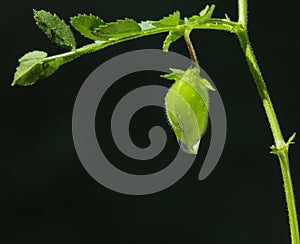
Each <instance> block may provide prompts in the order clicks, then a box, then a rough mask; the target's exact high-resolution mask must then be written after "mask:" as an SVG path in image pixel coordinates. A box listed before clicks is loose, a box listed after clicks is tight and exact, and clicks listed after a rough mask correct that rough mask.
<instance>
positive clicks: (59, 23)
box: [33, 10, 76, 49]
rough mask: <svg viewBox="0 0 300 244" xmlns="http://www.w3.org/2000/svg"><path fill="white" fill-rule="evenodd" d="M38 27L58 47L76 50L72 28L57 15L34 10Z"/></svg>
mask: <svg viewBox="0 0 300 244" xmlns="http://www.w3.org/2000/svg"><path fill="white" fill-rule="evenodd" d="M33 12H34V19H35V21H36V24H37V26H38V27H39V28H40V29H41V30H42V31H43V32H44V33H45V34H46V35H47V36H48V38H49V39H51V40H52V41H53V42H55V43H56V44H57V45H59V46H61V47H64V48H67V49H75V48H76V41H75V38H74V35H73V33H72V31H71V29H70V27H69V26H68V25H67V24H66V23H65V22H64V21H63V20H61V19H60V18H59V17H58V16H57V15H56V14H51V13H49V12H47V11H45V10H40V11H37V10H33Z"/></svg>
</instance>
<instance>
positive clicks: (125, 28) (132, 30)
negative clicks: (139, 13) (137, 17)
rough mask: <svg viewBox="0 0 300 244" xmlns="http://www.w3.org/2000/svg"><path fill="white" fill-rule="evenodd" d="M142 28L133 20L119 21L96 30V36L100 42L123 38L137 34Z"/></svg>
mask: <svg viewBox="0 0 300 244" xmlns="http://www.w3.org/2000/svg"><path fill="white" fill-rule="evenodd" d="M141 31H142V28H141V27H140V26H139V24H138V23H137V22H135V21H134V20H133V19H128V18H126V19H124V20H117V21H116V22H110V23H107V24H105V25H102V26H100V27H98V28H96V29H95V31H94V35H95V36H97V37H98V40H108V39H110V38H122V37H125V36H130V35H134V34H137V33H139V32H141Z"/></svg>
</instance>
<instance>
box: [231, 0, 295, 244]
mask: <svg viewBox="0 0 300 244" xmlns="http://www.w3.org/2000/svg"><path fill="white" fill-rule="evenodd" d="M238 6H239V24H240V25H241V26H240V28H237V29H236V30H235V33H236V34H237V36H238V39H239V41H240V44H241V47H242V49H243V52H244V54H245V57H246V60H247V63H248V66H249V69H250V71H251V73H252V76H253V79H254V82H255V84H256V87H257V89H258V92H259V95H260V98H261V100H262V103H263V106H264V109H265V112H266V115H267V118H268V121H269V123H270V127H271V131H272V134H273V138H274V141H275V146H274V147H272V150H273V153H274V154H277V155H278V158H279V162H280V167H281V173H282V179H283V183H284V190H285V197H286V202H287V208H288V218H289V225H290V233H291V241H292V244H300V237H299V225H298V217H297V210H296V204H295V195H294V191H293V183H292V177H291V172H290V165H289V156H288V150H289V144H291V140H289V141H288V142H287V143H286V142H285V140H284V138H283V136H282V133H281V129H280V126H279V123H278V119H277V116H276V113H275V110H274V107H273V104H272V101H271V98H270V96H269V93H268V90H267V87H266V83H265V81H264V79H263V76H262V72H261V70H260V68H259V66H258V63H257V60H256V58H255V55H254V52H253V49H252V47H251V44H250V40H249V36H248V32H247V22H248V17H247V14H248V13H247V0H238Z"/></svg>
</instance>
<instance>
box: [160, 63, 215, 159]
mask: <svg viewBox="0 0 300 244" xmlns="http://www.w3.org/2000/svg"><path fill="white" fill-rule="evenodd" d="M171 71H172V73H170V74H166V75H163V76H162V77H164V78H167V79H170V80H175V83H174V84H173V85H172V86H171V88H170V89H169V91H168V93H167V95H166V97H165V106H166V114H167V117H168V120H169V123H170V125H171V127H172V129H173V131H174V133H175V136H176V138H177V141H178V143H179V145H180V148H181V149H182V150H183V151H184V152H186V153H189V154H197V152H198V148H199V144H200V140H201V137H202V136H203V134H204V133H205V131H206V127H207V121H208V111H209V95H208V91H209V90H214V88H213V87H212V85H211V84H210V83H209V82H208V81H207V80H206V79H204V78H202V77H201V76H200V69H199V67H190V68H188V69H187V70H186V71H183V70H179V69H171Z"/></svg>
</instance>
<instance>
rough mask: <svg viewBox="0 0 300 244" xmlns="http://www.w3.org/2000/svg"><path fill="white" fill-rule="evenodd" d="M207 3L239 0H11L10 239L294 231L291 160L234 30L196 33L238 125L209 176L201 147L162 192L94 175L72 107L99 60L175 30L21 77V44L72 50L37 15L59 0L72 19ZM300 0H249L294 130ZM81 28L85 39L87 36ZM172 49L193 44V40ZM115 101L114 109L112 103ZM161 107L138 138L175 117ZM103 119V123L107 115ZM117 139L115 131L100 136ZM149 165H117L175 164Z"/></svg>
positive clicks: (6, 211)
mask: <svg viewBox="0 0 300 244" xmlns="http://www.w3.org/2000/svg"><path fill="white" fill-rule="evenodd" d="M207 3H215V4H216V5H217V9H216V12H215V16H217V17H222V16H223V15H224V13H228V14H229V15H230V16H231V17H232V18H233V19H234V18H236V12H237V6H236V3H235V1H234V0H230V1H221V0H219V1H176V2H175V1H158V0H153V1H151V2H138V1H118V2H116V1H106V2H103V1H84V2H82V1H80V2H75V1H70V0H65V1H32V0H31V1H19V2H15V1H9V2H6V6H3V7H2V14H1V16H0V18H1V32H2V34H1V37H2V38H1V44H2V45H1V58H2V61H1V68H0V76H1V83H0V108H1V110H0V111H1V119H0V138H1V139H0V148H1V157H0V162H1V163H0V172H1V175H0V176H1V177H0V189H1V196H2V197H1V209H0V213H1V214H0V216H1V217H0V221H1V228H0V230H1V235H0V239H1V243H112V244H117V243H129V244H133V243H289V231H288V227H287V216H286V206H285V203H284V194H283V189H282V182H281V176H280V169H279V166H278V163H277V159H276V157H275V156H272V155H270V154H269V153H268V152H269V150H268V147H269V146H270V145H271V144H272V143H273V142H272V137H271V134H270V130H269V128H268V126H267V121H266V119H265V116H264V112H263V109H262V106H261V104H260V101H259V99H258V95H257V92H256V89H255V86H254V84H253V82H252V80H251V75H250V73H249V71H248V70H247V66H246V62H245V61H244V59H243V55H242V52H241V49H240V47H239V44H238V41H237V40H236V39H235V37H234V36H233V35H230V34H228V33H221V32H210V31H202V32H194V33H193V34H192V39H193V41H194V43H195V45H196V51H197V52H198V55H199V57H200V59H201V66H202V67H203V68H204V69H205V70H206V71H207V72H208V73H209V74H210V76H211V77H212V79H213V80H214V82H215V84H216V85H217V87H218V89H219V91H220V93H221V95H222V97H223V100H224V104H225V108H226V114H227V118H228V134H227V142H226V146H225V150H224V153H223V155H222V158H221V160H220V162H219V165H218V166H217V168H216V169H215V171H214V172H213V173H212V175H210V176H209V178H207V179H206V180H205V181H203V182H201V181H198V180H197V175H198V172H199V169H200V167H201V162H202V161H201V155H200V156H199V160H198V161H197V162H198V163H195V164H194V165H193V167H192V168H191V170H190V171H189V172H188V173H187V174H186V175H185V177H184V178H182V179H181V180H180V181H179V182H177V183H176V184H175V185H173V186H172V187H171V188H169V189H167V190H164V191H162V192H159V193H157V194H153V195H148V196H127V195H122V194H118V193H115V192H112V191H110V190H107V189H106V188H104V187H102V186H101V185H99V184H98V183H97V182H95V181H94V180H93V179H92V178H91V177H90V176H89V174H88V173H86V171H85V170H84V169H83V167H82V165H81V163H80V161H79V159H78V158H77V155H76V152H75V149H74V146H73V141H72V131H71V118H72V109H73V104H74V100H75V98H76V95H77V92H78V90H79V88H80V86H81V84H82V83H83V81H84V80H85V78H86V77H87V76H88V75H89V74H90V73H91V72H92V71H93V70H94V69H95V68H96V67H98V65H100V64H101V63H103V62H104V61H106V60H108V59H109V58H112V57H114V56H116V55H118V54H121V53H124V52H127V51H131V50H136V49H142V48H160V47H161V44H162V41H163V39H164V36H165V35H157V36H152V37H147V38H143V39H139V40H134V41H131V42H127V43H123V44H120V45H117V46H113V47H110V48H107V49H104V50H102V51H101V52H98V53H95V54H91V55H88V56H85V57H82V58H81V59H79V60H77V61H75V62H73V63H71V64H68V65H66V66H64V67H63V68H62V69H60V70H59V71H58V72H57V73H56V74H55V75H54V76H52V77H50V78H48V79H47V80H44V81H41V82H39V83H38V84H37V85H35V86H32V87H27V88H22V87H10V82H11V80H12V75H13V72H14V68H15V66H16V65H17V59H18V58H19V57H20V56H21V55H22V54H24V53H25V52H27V51H29V50H34V49H39V50H46V51H47V52H49V53H50V54H54V53H58V52H61V49H60V48H57V47H56V46H55V45H54V44H52V43H51V42H49V41H48V40H47V38H46V37H45V36H44V35H43V34H42V33H41V32H40V31H39V30H38V29H37V27H36V26H35V24H34V21H33V19H32V9H33V8H35V9H41V8H42V9H47V10H50V11H52V12H56V13H57V14H58V15H60V16H61V17H62V18H64V19H68V17H70V16H73V15H75V14H76V13H78V12H81V13H83V12H86V13H89V12H92V13H94V14H96V15H99V16H101V17H102V18H103V19H105V20H107V21H113V20H114V19H116V18H122V17H125V16H126V17H132V18H135V19H137V20H143V19H158V18H160V17H162V16H163V15H165V14H167V13H169V12H172V11H174V10H176V9H178V10H180V11H181V12H182V15H183V16H189V15H191V14H194V13H197V12H198V10H200V9H202V8H203V7H204V5H205V4H207ZM268 5H270V6H269V8H267V6H268ZM298 5H299V4H298V1H296V0H292V1H289V2H288V5H284V4H283V3H282V1H250V7H249V12H250V18H249V20H250V27H249V28H250V34H251V40H252V44H253V46H254V49H255V51H256V55H257V57H258V59H259V63H260V65H261V68H262V69H263V72H264V76H265V78H266V80H267V82H268V87H269V90H270V92H271V94H272V98H273V100H274V105H275V106H276V110H277V112H278V115H279V117H280V122H281V126H282V129H283V132H284V134H285V136H286V137H288V136H290V135H291V134H292V133H293V132H294V131H299V122H300V121H299V120H300V117H299V116H298V111H299V109H298V104H299V100H298V96H297V94H298V89H299V87H300V86H299V81H298V71H299V67H298V64H299V61H298V55H299V45H300V44H299V43H300V40H299V36H298V35H297V32H298V25H299V20H298V16H297V15H298V12H299V11H298V9H297V7H298ZM76 37H77V39H78V43H79V45H83V44H84V43H86V40H84V39H83V38H81V37H80V36H79V35H77V36H76ZM171 50H173V51H176V52H178V53H181V54H184V55H187V51H186V47H185V45H184V43H183V41H182V40H180V41H179V42H177V43H176V44H174V45H173V46H172V48H171ZM158 75H159V74H155V73H152V74H147V75H145V74H139V75H132V76H129V77H127V78H126V79H125V80H123V81H122V83H123V86H120V87H119V89H116V90H115V92H116V96H117V94H122V92H124V91H125V90H126V89H128V87H130V86H132V84H136V85H137V84H138V82H136V81H137V80H138V81H143V82H144V83H145V84H147V83H151V82H152V83H155V82H157V81H159V78H158ZM160 81H161V80H160ZM124 84H125V85H124ZM112 97H114V96H112ZM108 102H109V100H108ZM106 108H107V109H108V110H109V108H110V107H109V104H108V105H106ZM151 113H153V114H155V115H153V116H152V115H151V116H150V118H152V119H149V118H148V119H145V117H147V115H149V114H151ZM162 114H163V112H162V111H160V110H156V111H151V112H147V111H141V112H140V113H139V114H137V115H136V118H135V119H134V120H135V124H134V125H132V127H131V131H132V133H133V135H134V134H136V135H137V134H139V133H138V132H143V133H141V134H142V136H140V137H138V136H136V142H137V143H140V144H141V145H143V143H144V144H145V143H146V142H145V140H146V133H145V129H144V128H147V127H149V126H150V125H151V124H152V125H153V123H158V124H165V123H166V122H165V119H164V118H163V116H161V115H162ZM98 117H101V114H100V115H99V113H98V116H97V118H98ZM153 118H154V119H153ZM133 123H134V121H133ZM97 126H98V127H99V128H100V129H99V131H101V128H102V127H101V121H100V122H99V124H98V125H97ZM136 131H138V132H136ZM169 132H170V131H169ZM207 137H208V136H207ZM106 140H107V141H109V140H110V139H107V138H106V137H105V136H103V137H102V139H101V141H102V142H103V141H104V142H105V141H106ZM205 140H206V141H207V140H208V139H207V138H206V139H205ZM205 140H204V141H205ZM104 144H105V143H104ZM206 144H207V142H206ZM105 145H109V144H105ZM108 147H109V146H108ZM204 147H205V142H204ZM299 149H300V144H299V143H298V144H296V145H295V146H293V147H292V149H291V164H292V170H293V177H294V184H295V187H296V189H295V193H296V196H297V198H298V199H300V186H299V185H300V164H299V162H298V161H299V158H300V151H299ZM169 156H170V155H169ZM165 157H166V158H168V155H166V156H165ZM183 163H184V162H183ZM140 165H141V164H140V163H138V162H131V161H130V160H128V161H126V160H124V162H123V161H122V162H121V163H119V165H118V166H120V167H123V168H125V169H126V168H128V171H134V170H136V169H135V168H136V167H141V168H142V170H143V171H147V170H149V171H153V170H154V171H155V170H158V169H159V168H161V167H164V166H165V165H164V163H163V160H153V161H151V163H149V162H148V163H146V164H145V165H146V166H140ZM135 166H136V167H135ZM147 167H148V169H147ZM298 208H299V209H300V205H299V204H298Z"/></svg>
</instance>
